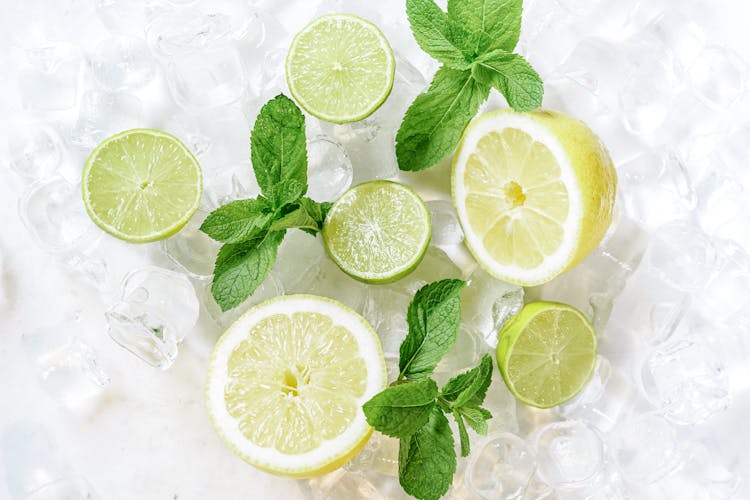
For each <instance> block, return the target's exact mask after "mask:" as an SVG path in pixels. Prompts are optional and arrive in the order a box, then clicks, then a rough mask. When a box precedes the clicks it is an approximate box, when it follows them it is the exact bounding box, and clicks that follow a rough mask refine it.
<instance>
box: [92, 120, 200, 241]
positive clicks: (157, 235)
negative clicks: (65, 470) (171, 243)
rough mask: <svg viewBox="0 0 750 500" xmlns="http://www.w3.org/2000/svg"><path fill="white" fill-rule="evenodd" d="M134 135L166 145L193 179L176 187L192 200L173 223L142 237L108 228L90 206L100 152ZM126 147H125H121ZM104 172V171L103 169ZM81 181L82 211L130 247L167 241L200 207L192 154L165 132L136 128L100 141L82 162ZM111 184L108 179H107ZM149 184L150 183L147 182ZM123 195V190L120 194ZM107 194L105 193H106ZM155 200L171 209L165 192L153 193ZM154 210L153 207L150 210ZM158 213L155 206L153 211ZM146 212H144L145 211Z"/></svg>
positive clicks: (108, 224)
mask: <svg viewBox="0 0 750 500" xmlns="http://www.w3.org/2000/svg"><path fill="white" fill-rule="evenodd" d="M138 135H142V136H144V137H149V138H153V139H157V140H159V141H166V144H167V145H169V146H171V147H174V148H175V149H176V151H179V153H180V154H181V155H182V156H183V157H182V158H181V160H182V161H181V162H180V164H179V166H181V167H187V168H188V169H189V170H190V172H189V173H190V174H192V176H193V179H191V182H189V183H188V184H187V185H186V184H185V183H179V184H180V189H184V188H186V187H187V189H188V190H189V191H191V192H192V196H191V198H192V199H190V200H188V202H189V203H188V204H186V205H185V206H184V207H182V206H180V207H179V212H180V213H179V214H177V216H176V217H175V218H174V219H173V220H170V221H169V223H168V224H164V225H163V227H160V228H159V229H158V230H155V231H151V232H148V233H143V234H136V233H134V232H132V233H129V232H125V231H122V230H121V229H119V228H118V227H117V226H116V225H115V224H112V223H111V222H110V221H107V220H105V218H104V217H103V216H102V215H103V214H101V213H100V212H99V210H97V208H96V207H95V206H94V205H95V203H94V202H93V201H92V197H93V196H94V194H96V189H97V188H96V186H95V185H94V183H95V182H96V181H94V182H92V176H93V171H94V170H95V168H96V164H97V160H99V159H100V156H101V155H102V153H103V152H106V150H107V148H109V147H110V146H112V145H113V144H114V143H116V142H118V141H122V140H124V139H127V138H129V137H135V136H138ZM125 146H127V145H125ZM163 147H164V144H160V145H159V148H160V149H162V148H163ZM175 166H177V164H176V163H175V164H173V165H172V167H175ZM103 170H104V171H105V172H106V169H103ZM115 176H117V177H119V178H120V179H122V180H123V181H128V180H130V179H128V178H127V176H123V175H120V174H115ZM81 177H82V180H81V194H82V197H83V202H84V206H85V207H86V212H87V213H88V215H89V217H90V218H91V220H92V221H93V222H94V223H95V224H96V225H97V226H99V227H100V228H101V229H103V230H104V231H105V232H107V233H109V234H111V235H112V236H115V237H117V238H119V239H122V240H125V241H128V242H131V243H146V242H151V241H157V240H161V239H164V238H167V237H169V236H171V235H173V234H175V233H177V232H178V231H179V230H180V229H182V228H183V227H184V226H185V224H187V222H188V221H189V220H190V218H191V217H192V216H193V214H195V212H196V210H198V207H199V206H200V203H201V197H202V193H203V175H202V172H201V168H200V164H199V163H198V160H197V159H196V158H195V156H194V155H193V153H192V152H191V151H190V150H189V149H188V148H187V146H185V145H184V144H183V143H182V141H180V140H179V139H178V138H177V137H175V136H173V135H172V134H169V133H167V132H164V131H161V130H155V129H148V128H136V129H130V130H125V131H123V132H120V133H118V134H115V135H112V136H110V137H108V138H106V139H104V140H103V141H102V142H101V143H100V144H99V145H97V146H96V148H94V150H93V151H92V152H91V154H90V155H89V157H88V159H87V160H86V164H85V165H84V168H83V172H82V176H81ZM109 180H111V179H109ZM148 180H149V181H150V180H152V179H148ZM120 187H123V186H118V188H120ZM123 191H124V190H123ZM108 194H109V193H108ZM157 194H158V195H159V196H161V197H163V198H164V199H165V200H169V201H165V203H168V204H170V208H171V209H174V203H171V202H173V201H174V200H171V199H170V194H171V193H168V192H164V193H162V192H159V193H157ZM151 208H154V207H151ZM155 208H156V209H157V210H158V208H159V207H158V206H157V207H155ZM147 211H148V210H147ZM163 213H164V211H160V213H159V214H158V216H161V215H163ZM146 215H147V216H150V217H151V218H152V219H153V218H154V217H156V215H154V214H153V211H151V212H149V213H148V214H146ZM138 216H140V217H143V216H144V214H138Z"/></svg>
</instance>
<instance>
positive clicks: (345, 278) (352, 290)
mask: <svg viewBox="0 0 750 500" xmlns="http://www.w3.org/2000/svg"><path fill="white" fill-rule="evenodd" d="M311 271H312V273H314V274H313V276H311V278H310V279H309V280H307V281H306V283H305V284H304V286H300V284H298V285H297V286H295V287H294V288H292V289H290V290H289V292H291V293H311V294H313V295H322V296H323V297H329V298H332V299H335V300H338V301H339V302H341V303H343V304H345V305H347V306H349V307H351V308H352V309H353V310H355V311H356V312H358V313H360V314H361V313H362V311H363V309H364V307H365V302H366V300H367V287H366V285H365V284H364V283H362V282H360V281H357V280H355V279H354V278H352V277H351V276H349V275H347V274H345V273H344V272H343V271H342V270H341V269H339V267H338V266H337V265H336V264H335V263H334V262H333V261H332V260H330V259H321V260H320V261H319V262H318V264H317V266H316V267H315V268H313V269H311Z"/></svg>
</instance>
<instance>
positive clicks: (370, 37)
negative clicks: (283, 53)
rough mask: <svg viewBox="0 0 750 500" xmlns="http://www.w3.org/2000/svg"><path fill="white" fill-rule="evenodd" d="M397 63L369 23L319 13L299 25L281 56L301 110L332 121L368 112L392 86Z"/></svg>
mask: <svg viewBox="0 0 750 500" xmlns="http://www.w3.org/2000/svg"><path fill="white" fill-rule="evenodd" d="M395 69H396V63H395V61H394V58H393V50H392V49H391V46H390V44H389V43H388V40H386V38H385V36H383V33H382V32H381V31H380V30H379V29H378V28H377V27H376V26H375V25H374V24H372V23H370V22H369V21H365V20H364V19H362V18H360V17H357V16H352V15H346V14H332V15H327V16H322V17H319V18H317V19H315V20H314V21H312V22H311V23H310V24H308V25H307V26H306V27H305V28H303V29H302V31H300V32H299V33H297V36H295V37H294V40H293V41H292V46H291V47H290V48H289V53H288V54H287V57H286V79H287V84H288V85H289V90H290V91H291V93H292V95H293V96H294V98H295V99H296V100H297V102H298V103H299V105H300V106H302V107H303V108H304V109H305V111H307V112H308V113H310V114H311V115H313V116H316V117H317V118H320V119H321V120H326V121H329V122H334V123H345V122H354V121H358V120H362V119H363V118H366V117H367V116H369V115H370V114H372V113H373V112H374V111H375V110H376V109H378V108H379V107H380V105H381V104H383V102H384V101H385V100H386V98H387V97H388V95H389V94H390V93H391V88H392V87H393V75H394V72H395Z"/></svg>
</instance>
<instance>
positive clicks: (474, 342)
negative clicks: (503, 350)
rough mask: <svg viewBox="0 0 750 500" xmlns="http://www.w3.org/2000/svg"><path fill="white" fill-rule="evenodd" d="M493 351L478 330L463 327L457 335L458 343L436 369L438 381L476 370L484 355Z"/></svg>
mask: <svg viewBox="0 0 750 500" xmlns="http://www.w3.org/2000/svg"><path fill="white" fill-rule="evenodd" d="M490 351H492V348H491V347H490V346H488V345H487V344H486V343H485V341H484V338H482V335H480V334H479V333H478V332H477V331H476V330H471V329H470V328H467V327H466V326H461V327H460V328H459V330H458V333H457V334H456V342H455V343H454V344H453V347H451V349H450V351H448V352H447V353H446V354H445V356H443V358H442V359H441V360H440V363H438V365H437V367H436V368H435V375H436V379H438V381H442V380H443V379H444V380H445V381H447V380H448V378H450V377H453V376H455V375H456V374H457V373H458V372H463V371H466V370H469V369H471V368H474V367H475V366H477V365H478V364H479V360H480V359H481V358H482V356H483V355H484V354H487V353H489V352H490Z"/></svg>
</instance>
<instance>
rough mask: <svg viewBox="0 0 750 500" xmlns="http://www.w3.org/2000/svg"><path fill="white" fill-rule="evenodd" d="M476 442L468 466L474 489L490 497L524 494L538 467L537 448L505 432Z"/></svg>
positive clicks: (509, 497)
mask: <svg viewBox="0 0 750 500" xmlns="http://www.w3.org/2000/svg"><path fill="white" fill-rule="evenodd" d="M472 444H473V446H472V448H473V449H472V454H471V458H470V459H469V465H468V467H467V468H466V480H467V483H468V484H469V487H470V488H471V490H472V491H473V492H474V493H475V494H477V495H479V496H481V497H482V498H487V499H498V500H499V499H503V500H515V499H519V498H524V495H525V493H526V488H527V486H528V484H529V482H530V481H531V478H532V475H533V474H534V470H535V467H536V462H535V458H534V452H533V451H532V450H531V449H530V448H529V446H528V445H527V444H526V443H525V442H524V440H523V439H521V438H520V437H518V436H516V435H514V434H511V433H508V432H501V433H497V434H491V435H489V436H487V438H486V439H482V440H481V441H479V440H478V442H477V443H476V444H475V443H472Z"/></svg>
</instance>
